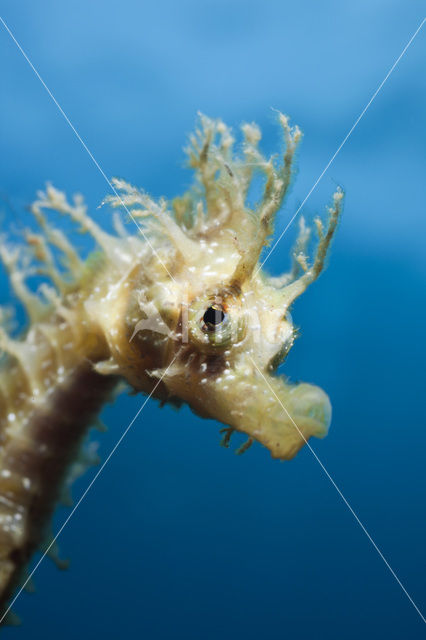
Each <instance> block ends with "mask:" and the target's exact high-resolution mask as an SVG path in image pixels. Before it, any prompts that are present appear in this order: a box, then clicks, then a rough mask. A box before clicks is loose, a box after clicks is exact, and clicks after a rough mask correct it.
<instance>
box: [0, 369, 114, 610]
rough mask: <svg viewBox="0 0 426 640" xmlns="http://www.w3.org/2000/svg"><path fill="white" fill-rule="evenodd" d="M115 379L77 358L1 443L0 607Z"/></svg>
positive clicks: (38, 539) (16, 581) (40, 537)
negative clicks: (15, 434)
mask: <svg viewBox="0 0 426 640" xmlns="http://www.w3.org/2000/svg"><path fill="white" fill-rule="evenodd" d="M116 383H117V378H116V377H114V376H103V375H100V374H98V373H97V372H96V371H95V370H94V369H93V366H92V364H91V363H90V362H87V361H86V362H83V363H82V364H80V365H78V366H77V367H76V368H75V369H74V370H73V371H71V372H70V373H69V374H68V375H67V376H66V377H65V379H64V381H63V382H62V383H60V384H58V385H57V386H56V387H55V388H54V389H53V390H52V392H51V393H50V395H49V396H48V397H47V399H46V402H44V403H43V405H42V406H37V407H35V408H34V409H33V410H32V411H31V412H30V413H29V414H28V416H26V417H25V418H24V423H23V424H22V428H21V429H20V430H19V431H20V437H19V438H11V439H10V441H9V442H8V443H7V444H6V447H5V450H4V453H3V464H2V468H1V471H0V609H1V610H2V611H4V610H5V608H6V606H7V603H8V601H9V600H10V598H11V597H12V595H13V592H14V590H15V589H16V588H17V587H18V586H19V581H20V578H21V576H22V572H23V570H24V568H25V567H26V565H27V563H28V561H29V559H30V558H31V555H32V553H33V552H34V551H35V549H36V548H37V547H38V546H39V545H40V544H42V543H43V541H44V537H45V535H46V529H47V526H48V524H49V521H50V518H51V516H52V512H53V510H54V508H55V504H56V501H57V499H58V494H59V492H60V489H61V487H62V486H63V483H64V480H65V477H66V472H67V469H68V467H69V465H70V463H71V462H72V461H73V459H74V458H75V456H76V453H77V451H78V448H79V446H80V444H81V441H82V438H83V437H84V435H85V433H86V431H87V429H88V427H89V426H90V424H91V422H92V421H93V419H94V418H95V416H96V415H97V413H98V412H99V410H100V409H101V407H102V405H103V404H104V403H105V401H106V400H107V399H108V396H109V394H110V393H111V391H112V390H113V388H114V386H115V385H116Z"/></svg>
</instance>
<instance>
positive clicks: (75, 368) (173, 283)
mask: <svg viewBox="0 0 426 640" xmlns="http://www.w3.org/2000/svg"><path fill="white" fill-rule="evenodd" d="M279 120H280V123H281V126H282V129H283V132H284V139H285V153H284V157H283V159H282V161H280V162H276V161H275V160H273V159H266V158H265V157H264V156H263V155H262V154H261V152H260V151H259V147H258V143H259V140H260V131H259V129H258V128H257V126H256V125H254V124H246V125H243V126H242V132H243V143H242V147H241V149H240V155H239V156H238V155H236V154H235V152H234V140H233V137H232V135H231V132H230V130H229V129H228V128H227V127H226V126H225V125H224V124H223V123H222V122H221V121H213V120H210V119H208V118H206V117H204V116H201V117H200V122H199V127H198V129H197V131H196V134H195V135H194V136H192V137H191V139H190V146H189V149H188V155H189V161H190V165H191V166H192V167H193V169H194V170H195V182H194V186H193V188H191V190H190V191H188V192H187V193H185V194H184V195H183V196H182V197H181V198H176V199H175V200H174V201H173V202H172V203H171V204H169V203H167V202H166V201H164V200H160V201H159V202H155V201H154V200H152V199H151V198H150V197H149V196H147V195H146V194H145V193H143V192H141V191H139V190H138V189H136V188H134V187H132V186H131V185H129V184H128V183H126V182H124V181H122V180H115V181H114V187H115V189H116V195H115V196H113V197H110V198H107V200H108V201H109V204H110V205H112V206H113V207H121V208H123V206H124V208H125V210H126V211H127V214H129V213H130V214H131V217H132V218H133V221H136V222H137V224H138V226H139V227H140V233H136V234H130V233H129V231H128V229H129V227H128V226H127V227H126V229H125V228H124V227H123V225H121V224H120V221H119V220H116V230H117V235H114V236H113V235H110V234H107V233H106V232H105V231H103V230H102V229H101V228H100V227H99V226H98V225H97V224H96V223H95V222H94V221H93V220H92V219H91V218H90V217H89V215H88V214H87V211H86V208H85V206H84V203H83V201H82V199H81V197H79V196H77V197H76V198H74V201H73V202H72V203H69V202H68V201H67V199H66V198H65V196H64V194H63V193H61V192H60V191H58V190H56V189H54V188H53V187H52V186H48V187H47V189H46V192H45V193H40V194H39V198H38V200H37V201H36V202H35V203H34V204H33V206H32V212H33V213H34V216H35V218H36V219H37V221H38V223H39V225H40V228H41V232H40V233H39V234H34V233H29V234H28V237H27V240H28V245H29V246H30V248H31V250H32V254H33V259H34V261H35V263H36V264H38V265H39V267H40V268H41V269H42V270H43V271H44V273H45V274H46V275H47V277H48V279H49V281H50V284H49V285H47V284H46V285H44V287H42V289H41V291H39V292H38V293H37V294H34V293H32V292H31V291H30V290H29V289H28V288H27V286H26V284H25V277H26V274H25V271H24V270H23V269H22V268H20V266H19V255H18V254H17V253H15V252H14V251H13V250H11V249H10V248H9V246H8V245H7V243H5V241H4V240H3V241H2V243H1V246H0V256H1V258H2V259H3V262H4V263H5V265H6V268H7V269H8V271H9V274H10V279H11V283H12V286H13V288H14V290H15V293H16V294H17V296H18V297H19V298H20V299H21V301H22V302H23V303H24V305H25V306H26V308H27V311H28V314H29V326H28V329H27V331H26V332H25V333H24V334H23V335H22V337H21V338H19V339H12V338H11V337H10V336H9V335H8V334H7V332H6V330H5V329H1V333H0V346H1V347H2V349H3V350H4V351H5V353H6V357H5V359H4V361H3V363H2V368H1V369H0V602H1V605H2V606H3V608H5V607H6V604H7V602H8V600H9V599H10V598H11V596H12V595H13V592H14V589H15V588H16V586H17V585H18V584H19V580H20V578H21V576H22V570H23V569H24V568H25V565H26V564H27V562H28V560H29V558H30V557H31V554H32V553H33V551H34V550H35V548H36V547H37V546H38V545H40V544H42V542H43V539H44V536H45V535H46V529H47V527H48V523H49V520H50V516H51V513H52V511H53V509H54V506H55V503H56V501H57V499H58V498H59V496H60V491H61V489H62V488H63V486H64V484H66V482H67V473H68V472H69V468H70V466H71V465H72V463H73V461H75V460H76V458H77V457H78V450H79V448H80V444H81V441H82V438H83V437H84V434H85V432H86V431H87V428H88V427H89V426H90V425H91V424H92V423H93V420H94V419H95V416H96V413H97V412H98V411H99V410H100V408H101V406H102V404H103V403H104V402H105V401H106V400H107V398H108V395H109V394H110V392H111V390H112V389H113V387H114V386H115V385H116V384H117V382H118V381H120V380H123V379H124V380H125V381H126V382H127V383H128V384H129V385H130V386H131V387H133V389H134V390H136V391H141V392H144V393H147V394H149V393H152V394H153V397H155V398H158V399H159V400H160V401H161V402H168V401H169V402H173V403H174V404H179V403H182V402H186V403H187V404H188V405H189V406H190V407H191V408H192V409H193V410H194V411H195V412H196V413H197V414H198V415H200V416H202V417H206V418H213V419H215V420H218V421H219V422H222V423H223V424H224V425H226V426H225V427H224V429H223V430H222V431H223V432H224V434H225V435H224V438H223V443H224V444H225V445H226V446H228V444H229V439H230V436H231V434H232V432H233V431H234V430H237V431H240V432H243V433H245V434H247V436H248V440H247V443H246V445H243V447H241V448H240V452H242V451H243V450H245V449H246V448H248V446H249V445H250V444H251V443H252V442H253V441H254V440H256V441H258V442H260V443H261V444H263V445H264V446H265V447H267V448H268V449H269V451H270V452H271V455H272V456H273V457H274V458H279V459H289V458H292V457H293V456H294V455H295V454H296V453H297V451H298V450H299V449H300V447H301V446H303V444H304V443H305V442H306V441H307V440H308V439H309V438H310V437H311V436H312V435H314V436H317V437H323V436H324V435H325V434H326V433H327V429H328V426H329V423H330V419H331V406H330V402H329V399H328V397H327V395H326V394H325V393H324V392H323V391H322V390H321V389H319V388H318V387H316V386H314V385H310V384H304V383H302V384H298V385H293V384H289V382H288V381H287V380H286V379H285V378H284V377H283V376H277V375H275V373H274V372H275V370H276V368H277V366H278V364H280V363H281V362H282V361H283V360H284V358H285V356H286V355H287V353H288V351H289V349H290V348H291V346H292V345H293V340H294V334H293V327H292V324H291V319H290V317H289V315H288V310H289V308H290V306H291V304H292V302H293V301H294V300H295V299H296V298H297V297H298V296H299V295H300V294H301V293H303V291H304V290H305V289H306V287H307V286H308V285H309V284H310V283H311V282H313V281H314V280H315V279H316V278H317V277H318V275H319V274H320V272H321V270H322V269H323V266H324V260H325V257H326V253H327V250H328V248H329V246H330V242H331V240H332V237H333V234H334V231H335V229H336V226H337V223H338V219H339V216H340V213H341V203H342V197H343V194H342V192H341V190H340V189H338V190H337V191H336V193H335V194H334V196H333V203H332V206H331V207H330V208H329V210H328V218H327V223H326V225H325V228H324V226H323V224H322V223H321V221H320V220H319V219H317V220H315V224H316V228H317V234H318V240H319V241H318V246H317V249H316V252H315V254H314V257H313V259H312V260H311V261H309V259H308V255H307V245H308V241H309V236H310V229H309V228H307V227H306V226H305V223H304V220H303V219H302V218H301V219H300V231H299V236H298V239H297V241H296V244H295V246H294V248H293V252H292V269H291V271H290V272H289V273H286V274H284V275H283V276H281V277H278V278H272V277H269V276H267V275H266V274H265V273H264V272H263V271H262V269H261V268H260V267H259V258H260V253H261V251H262V249H263V247H264V246H266V245H267V243H268V240H269V238H270V236H271V234H272V231H273V220H274V216H275V214H276V212H277V211H278V210H279V209H280V207H281V205H282V202H283V199H284V197H285V195H286V192H287V190H288V187H289V184H290V180H291V174H292V162H293V158H294V153H295V151H296V148H297V144H298V142H299V140H300V137H301V134H300V131H299V129H298V128H297V127H295V128H294V129H291V128H290V126H289V123H288V119H287V117H286V116H284V115H282V114H279ZM255 175H261V176H263V178H264V184H263V194H262V196H261V198H260V201H259V203H258V205H257V206H256V208H255V209H250V207H249V206H248V204H247V194H248V190H249V188H250V185H251V182H252V179H253V176H255ZM50 211H54V212H59V213H61V214H65V215H68V216H70V217H71V218H72V219H73V220H74V221H75V222H76V223H78V225H79V226H80V229H81V230H83V231H86V232H88V233H90V234H91V235H92V236H93V238H94V240H95V241H96V243H97V247H98V252H97V256H95V257H93V258H91V259H89V261H88V262H87V263H83V262H82V261H81V259H80V257H79V256H78V254H77V253H76V252H75V250H74V248H73V246H72V245H71V244H70V242H69V241H68V240H67V238H66V237H65V235H64V234H63V233H61V231H59V230H58V229H55V228H54V227H53V226H52V225H51V224H50V222H48V221H47V217H46V216H47V215H51V214H50V213H49V212H50ZM127 214H126V213H125V215H127ZM136 231H137V230H136ZM51 246H56V248H57V249H59V250H60V251H61V252H62V253H63V254H64V257H65V259H66V261H67V265H68V271H67V272H66V273H64V272H61V271H60V270H59V269H58V268H57V267H56V264H55V260H54V258H53V255H52V252H51V250H50V247H51ZM211 309H214V311H215V313H217V314H218V316H217V318H218V320H217V321H216V316H214V317H215V321H214V322H207V323H206V321H205V318H206V317H211V313H212V312H211ZM207 310H210V316H206V315H205V314H206V311H207ZM219 320H220V322H219ZM64 407H66V409H67V410H66V411H63V409H64Z"/></svg>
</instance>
